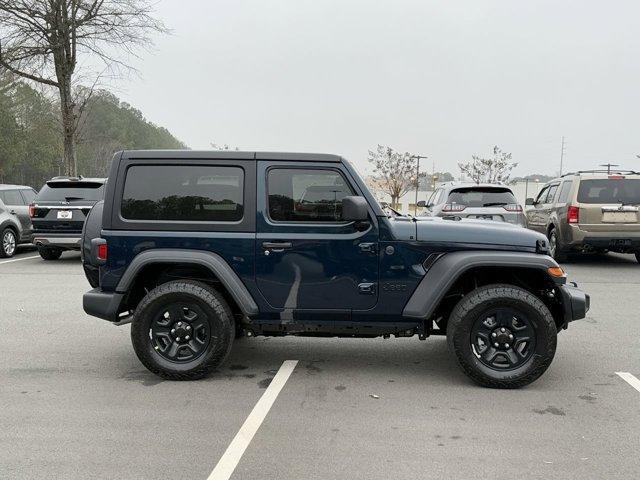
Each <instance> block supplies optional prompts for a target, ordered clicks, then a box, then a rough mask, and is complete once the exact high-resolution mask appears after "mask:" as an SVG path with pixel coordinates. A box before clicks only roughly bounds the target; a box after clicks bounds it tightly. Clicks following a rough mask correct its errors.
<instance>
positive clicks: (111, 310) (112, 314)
mask: <svg viewBox="0 0 640 480" xmlns="http://www.w3.org/2000/svg"><path fill="white" fill-rule="evenodd" d="M123 300H124V293H117V292H103V291H102V290H101V289H100V288H94V289H93V290H89V291H88V292H87V293H85V294H84V295H83V296H82V308H83V309H84V311H85V312H86V313H87V314H89V315H92V316H94V317H98V318H102V319H104V320H109V321H110V322H117V321H118V320H119V318H118V314H119V313H120V306H121V305H122V301H123Z"/></svg>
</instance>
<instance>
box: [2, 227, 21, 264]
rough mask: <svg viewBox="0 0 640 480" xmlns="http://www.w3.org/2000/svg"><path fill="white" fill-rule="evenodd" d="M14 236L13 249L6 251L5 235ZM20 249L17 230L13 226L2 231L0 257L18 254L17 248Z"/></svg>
mask: <svg viewBox="0 0 640 480" xmlns="http://www.w3.org/2000/svg"><path fill="white" fill-rule="evenodd" d="M11 235H12V236H13V251H11V252H6V251H5V246H4V237H5V236H11ZM17 249H18V236H17V235H16V232H15V231H14V230H13V229H12V228H9V227H7V228H5V229H4V230H2V232H0V258H10V257H13V256H14V255H15V254H16V250H17Z"/></svg>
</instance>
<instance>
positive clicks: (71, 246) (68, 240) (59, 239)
mask: <svg viewBox="0 0 640 480" xmlns="http://www.w3.org/2000/svg"><path fill="white" fill-rule="evenodd" d="M32 241H33V244H34V245H35V246H37V247H57V248H66V249H68V250H80V245H81V244H82V234H81V233H35V234H34V235H33V240H32Z"/></svg>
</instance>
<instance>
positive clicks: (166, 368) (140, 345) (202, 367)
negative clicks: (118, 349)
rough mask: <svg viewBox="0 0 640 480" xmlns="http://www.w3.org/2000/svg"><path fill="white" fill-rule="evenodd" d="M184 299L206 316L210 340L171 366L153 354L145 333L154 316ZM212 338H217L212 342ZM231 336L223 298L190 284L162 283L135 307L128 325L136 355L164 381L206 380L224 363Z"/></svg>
mask: <svg viewBox="0 0 640 480" xmlns="http://www.w3.org/2000/svg"><path fill="white" fill-rule="evenodd" d="M185 297H186V298H187V299H188V300H189V301H195V302H196V303H197V304H198V306H199V307H200V308H201V309H202V310H203V311H204V312H205V313H206V314H207V320H208V322H209V325H210V329H211V335H212V338H211V340H210V341H209V344H208V346H207V348H206V351H205V352H204V353H202V355H200V356H199V357H197V358H195V359H194V360H192V361H191V362H188V363H172V362H170V361H169V360H167V359H165V358H163V357H162V356H161V355H160V354H159V353H157V352H156V351H155V349H154V347H153V344H152V341H151V338H150V335H149V331H150V325H151V322H152V321H153V319H154V315H156V314H157V313H158V311H159V310H160V309H162V308H163V307H166V306H167V305H168V304H170V303H172V301H174V302H175V301H179V299H181V298H182V299H184V298H185ZM213 336H215V337H217V339H216V340H215V341H213ZM234 336H235V325H234V320H233V314H232V312H231V309H230V308H229V305H228V304H227V302H226V301H225V300H224V297H223V296H222V295H221V294H220V293H219V292H218V291H216V290H215V289H214V288H212V287H210V286H209V285H207V284H204V283H201V282H197V281H193V280H176V281H171V282H167V283H163V284H162V285H159V286H158V287H156V288H154V289H153V290H151V291H150V292H149V293H147V295H146V296H145V297H144V298H143V299H142V301H141V302H140V303H139V305H138V306H137V307H136V310H135V313H134V318H133V322H132V324H131V342H132V344H133V349H134V350H135V352H136V355H137V356H138V358H139V359H140V361H141V362H142V364H143V365H144V366H145V367H147V369H148V370H149V371H151V372H153V373H155V374H156V375H158V376H160V377H162V378H166V379H168V380H197V379H200V378H203V377H205V376H207V375H208V374H209V373H211V372H212V371H213V370H215V369H216V368H217V367H218V366H220V365H221V364H222V363H224V361H225V360H226V359H227V357H228V355H229V353H230V352H231V347H232V345H233V339H234Z"/></svg>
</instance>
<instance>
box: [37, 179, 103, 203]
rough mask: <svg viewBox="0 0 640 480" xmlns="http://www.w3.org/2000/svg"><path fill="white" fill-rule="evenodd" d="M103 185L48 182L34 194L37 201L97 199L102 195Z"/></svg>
mask: <svg viewBox="0 0 640 480" xmlns="http://www.w3.org/2000/svg"><path fill="white" fill-rule="evenodd" d="M103 192H104V185H103V184H101V183H97V182H92V183H89V182H86V183H83V184H81V185H80V184H74V186H73V187H70V186H68V184H55V183H50V184H46V185H45V186H43V187H42V190H40V192H39V193H38V195H37V196H36V201H39V202H72V201H76V200H90V201H98V200H101V199H102V197H103Z"/></svg>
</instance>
